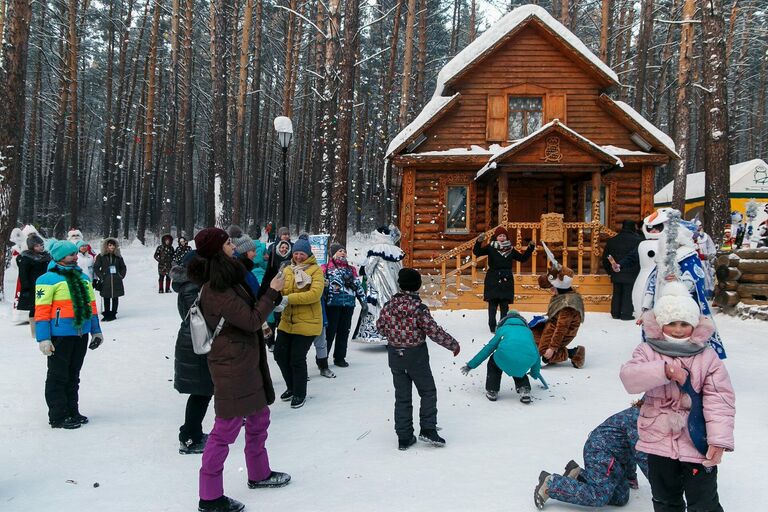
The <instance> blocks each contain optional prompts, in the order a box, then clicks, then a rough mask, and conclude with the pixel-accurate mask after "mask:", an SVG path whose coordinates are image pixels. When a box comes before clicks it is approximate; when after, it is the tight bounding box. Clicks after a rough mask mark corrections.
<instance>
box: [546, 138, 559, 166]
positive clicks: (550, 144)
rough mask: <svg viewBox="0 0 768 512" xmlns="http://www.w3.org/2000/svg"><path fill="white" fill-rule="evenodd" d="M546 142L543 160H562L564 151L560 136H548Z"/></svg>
mask: <svg viewBox="0 0 768 512" xmlns="http://www.w3.org/2000/svg"><path fill="white" fill-rule="evenodd" d="M546 143H547V145H546V147H545V148H544V158H542V160H544V161H545V162H555V163H557V162H560V160H562V159H563V153H562V152H561V151H560V137H557V136H554V135H553V136H551V137H547V139H546Z"/></svg>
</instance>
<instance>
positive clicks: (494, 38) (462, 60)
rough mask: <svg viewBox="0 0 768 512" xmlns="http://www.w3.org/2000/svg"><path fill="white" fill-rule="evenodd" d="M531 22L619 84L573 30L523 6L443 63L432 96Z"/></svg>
mask: <svg viewBox="0 0 768 512" xmlns="http://www.w3.org/2000/svg"><path fill="white" fill-rule="evenodd" d="M531 21H533V22H535V23H536V24H537V25H538V26H539V27H541V28H542V29H544V30H546V31H547V32H549V33H550V34H551V35H552V36H553V37H554V38H556V39H557V40H558V41H559V42H560V43H562V44H563V45H564V46H565V47H566V48H568V49H570V50H572V55H573V56H574V57H575V58H576V59H577V60H579V61H581V62H582V63H583V64H585V65H586V66H587V67H588V68H590V69H592V70H593V71H594V74H595V75H597V77H598V78H600V80H601V81H602V82H604V83H605V85H606V86H616V85H620V83H619V77H618V76H617V75H616V73H615V72H614V71H613V70H612V69H611V68H610V67H608V65H606V64H605V63H604V62H603V61H601V60H600V59H599V58H598V57H597V56H596V55H595V54H594V53H592V52H591V51H590V50H589V48H587V46H586V45H585V44H584V43H583V42H581V39H579V38H578V37H576V35H575V34H574V33H573V32H571V31H570V30H568V29H567V28H566V27H565V26H564V25H563V24H562V23H560V22H559V21H557V20H556V19H555V18H553V17H552V16H551V15H550V14H549V13H548V12H547V11H546V10H545V9H544V8H543V7H539V6H538V5H524V6H522V7H518V8H517V9H513V10H512V11H510V12H508V13H507V14H505V15H504V16H503V17H502V18H501V19H500V20H499V21H497V22H496V23H494V24H493V26H492V27H491V28H489V29H488V30H486V31H485V32H483V33H482V34H481V35H480V37H478V38H477V39H475V40H474V41H472V42H471V43H470V44H469V45H467V47H466V48H464V49H463V50H462V51H460V52H459V53H458V54H456V56H455V57H454V58H452V59H451V60H450V61H449V62H448V64H446V65H445V66H443V69H441V70H440V73H439V74H438V75H437V85H436V86H435V93H434V95H433V97H438V96H442V95H443V94H445V87H446V86H448V85H450V84H451V83H453V82H454V81H455V80H456V79H458V77H460V76H462V75H463V74H464V73H465V72H466V71H468V70H469V68H471V67H472V66H473V65H474V64H476V63H477V62H479V61H481V60H482V59H483V58H485V57H486V56H488V55H489V54H490V53H492V52H493V51H494V50H496V48H498V47H499V46H501V45H503V44H504V43H506V42H507V41H508V40H509V39H510V38H511V37H512V36H514V35H515V34H516V33H517V32H518V31H519V30H520V29H521V28H522V27H524V26H526V25H527V24H528V23H529V22H531Z"/></svg>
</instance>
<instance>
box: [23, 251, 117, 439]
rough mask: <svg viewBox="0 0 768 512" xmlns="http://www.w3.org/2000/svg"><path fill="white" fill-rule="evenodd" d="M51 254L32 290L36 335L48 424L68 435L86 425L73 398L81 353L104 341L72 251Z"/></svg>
mask: <svg viewBox="0 0 768 512" xmlns="http://www.w3.org/2000/svg"><path fill="white" fill-rule="evenodd" d="M50 253H51V259H52V260H53V261H54V263H53V264H51V265H50V266H49V270H48V272H46V273H45V274H43V275H42V276H40V277H39V278H38V279H37V282H36V284H35V327H36V329H35V335H36V338H37V346H38V348H39V349H40V352H42V353H43V355H44V356H46V357H47V358H48V375H47V377H46V379H45V402H46V404H47V405H48V422H49V423H50V425H51V428H63V429H67V430H72V429H76V428H80V426H81V425H84V424H85V423H88V418H87V417H86V416H83V415H82V414H80V408H79V395H78V391H79V389H80V369H81V368H82V367H83V360H84V359H85V351H86V348H90V349H91V350H94V349H96V348H98V347H99V345H101V343H102V342H103V341H104V336H103V335H102V334H101V326H100V325H99V314H98V311H97V310H96V296H95V295H94V293H93V287H92V286H91V280H90V279H88V277H87V276H86V275H84V274H83V271H82V270H81V269H80V267H78V266H77V246H75V244H73V243H72V242H68V241H66V240H57V241H56V242H54V243H53V245H51V250H50ZM89 335H90V338H91V342H90V344H89V343H88V337H89Z"/></svg>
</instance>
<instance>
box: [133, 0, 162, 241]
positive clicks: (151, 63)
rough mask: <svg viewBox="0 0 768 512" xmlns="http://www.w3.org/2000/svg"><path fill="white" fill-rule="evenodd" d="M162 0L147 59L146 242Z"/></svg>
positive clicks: (142, 226) (142, 220)
mask: <svg viewBox="0 0 768 512" xmlns="http://www.w3.org/2000/svg"><path fill="white" fill-rule="evenodd" d="M161 2H162V0H155V10H154V14H153V16H152V32H151V35H150V39H149V57H148V61H147V108H146V117H145V119H144V167H143V172H142V175H141V194H140V199H139V210H138V220H137V224H136V238H138V239H139V241H140V242H141V243H142V244H144V243H145V242H146V237H145V232H146V229H147V216H148V214H149V208H150V203H149V185H150V183H151V182H152V178H153V177H154V176H153V174H154V173H153V171H154V169H153V165H154V160H153V154H152V150H153V148H154V146H153V143H154V140H155V81H156V74H157V40H158V32H159V30H160V9H161Z"/></svg>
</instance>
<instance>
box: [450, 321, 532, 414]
mask: <svg viewBox="0 0 768 512" xmlns="http://www.w3.org/2000/svg"><path fill="white" fill-rule="evenodd" d="M486 359H488V372H487V374H486V378H485V396H486V398H488V400H490V401H491V402H495V401H496V399H497V398H498V394H499V389H500V388H501V376H502V372H504V373H506V374H507V375H509V376H510V377H512V378H513V379H514V381H515V390H516V391H517V392H518V393H519V394H520V401H521V402H522V403H524V404H530V403H531V383H530V381H529V380H528V373H530V374H531V376H532V377H533V378H534V379H539V380H540V381H542V383H543V384H545V383H544V380H543V378H542V377H541V357H539V349H538V348H536V342H535V341H534V339H533V333H532V332H531V329H529V328H528V323H527V322H526V321H525V318H523V317H522V316H520V314H519V313H518V312H517V311H510V312H509V313H507V315H506V316H505V317H504V318H502V319H501V322H500V323H499V325H498V327H497V328H496V333H495V335H494V337H493V338H491V340H490V341H489V342H488V344H487V345H485V346H484V347H483V348H482V350H480V352H478V353H477V355H476V356H475V357H473V358H472V359H471V360H470V361H469V362H468V363H467V364H466V365H465V366H464V367H462V368H461V373H463V374H464V375H467V374H468V373H469V372H470V371H471V370H474V369H475V368H477V367H478V366H480V364H481V363H482V362H483V361H485V360H486ZM545 387H546V384H545Z"/></svg>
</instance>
